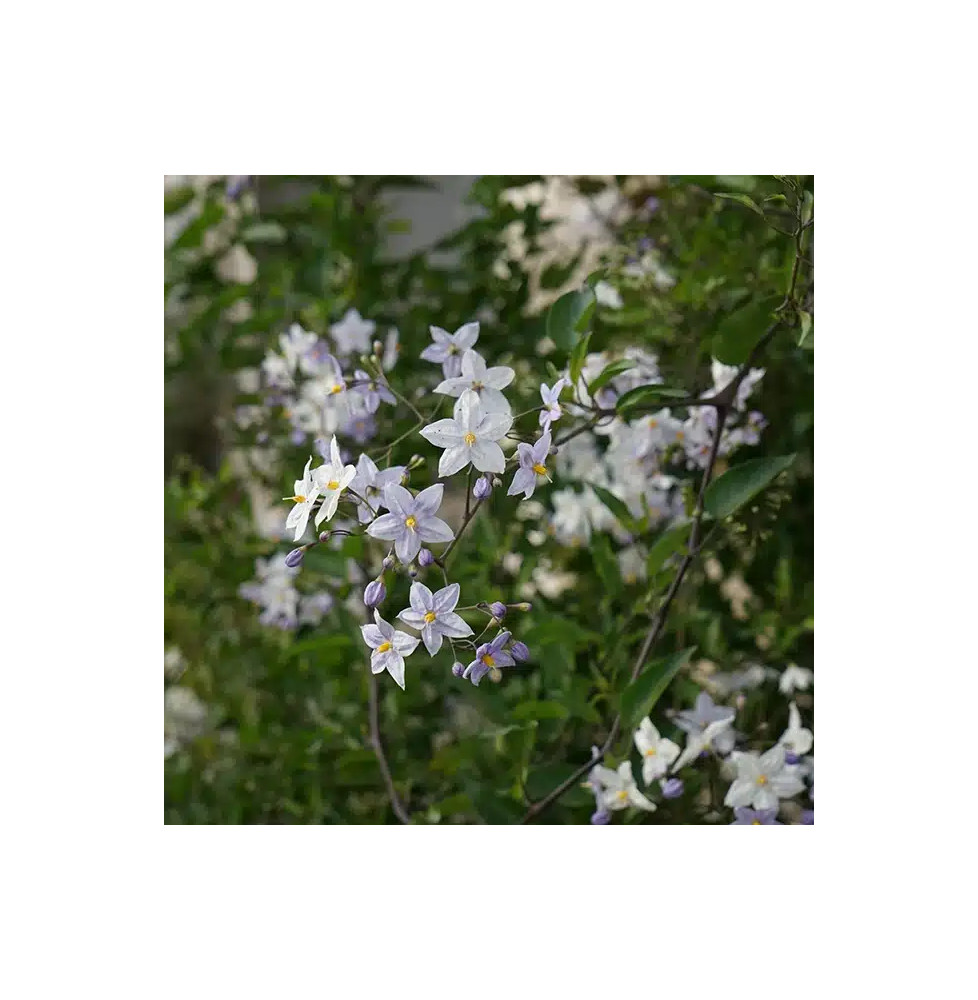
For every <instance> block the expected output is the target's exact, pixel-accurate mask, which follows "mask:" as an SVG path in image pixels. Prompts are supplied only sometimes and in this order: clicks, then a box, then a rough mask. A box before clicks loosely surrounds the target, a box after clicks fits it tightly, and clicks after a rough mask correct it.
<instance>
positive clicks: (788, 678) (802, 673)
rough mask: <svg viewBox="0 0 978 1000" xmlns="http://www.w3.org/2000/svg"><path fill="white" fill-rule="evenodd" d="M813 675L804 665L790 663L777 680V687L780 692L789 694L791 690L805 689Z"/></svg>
mask: <svg viewBox="0 0 978 1000" xmlns="http://www.w3.org/2000/svg"><path fill="white" fill-rule="evenodd" d="M813 676H814V675H813V674H812V672H811V671H810V670H807V669H806V668H805V667H799V666H796V665H795V664H794V663H792V664H790V665H789V666H788V668H787V669H786V670H785V672H784V673H783V674H782V675H781V680H779V681H778V687H779V688H780V689H781V693H782V694H791V692H792V691H807V690H808V688H809V686H810V685H811V682H812V677H813Z"/></svg>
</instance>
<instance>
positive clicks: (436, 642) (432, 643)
mask: <svg viewBox="0 0 978 1000" xmlns="http://www.w3.org/2000/svg"><path fill="white" fill-rule="evenodd" d="M421 638H422V639H423V640H424V648H425V649H427V650H428V652H429V654H430V655H431V656H434V655H435V654H436V653H437V652H438V650H440V649H441V644H442V643H443V642H444V641H445V640H444V639H443V638H442V634H441V632H437V631H435V629H433V628H432V627H431V626H430V625H426V626H425V627H424V628H423V629H422V630H421Z"/></svg>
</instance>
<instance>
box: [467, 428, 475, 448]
mask: <svg viewBox="0 0 978 1000" xmlns="http://www.w3.org/2000/svg"><path fill="white" fill-rule="evenodd" d="M465 443H466V444H467V445H473V444H475V435H474V434H473V433H472V432H471V431H469V433H468V434H466V435H465Z"/></svg>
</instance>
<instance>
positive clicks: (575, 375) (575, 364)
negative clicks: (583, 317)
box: [568, 333, 591, 386]
mask: <svg viewBox="0 0 978 1000" xmlns="http://www.w3.org/2000/svg"><path fill="white" fill-rule="evenodd" d="M590 343H591V334H590V333H586V334H585V335H584V336H583V337H581V339H580V340H579V341H578V342H577V343H576V344H575V345H574V350H573V351H572V352H571V357H570V364H569V365H568V368H569V370H570V379H571V385H572V386H575V385H577V380H578V379H579V378H580V377H581V369H582V368H583V367H584V359H585V358H586V357H587V347H588V344H590Z"/></svg>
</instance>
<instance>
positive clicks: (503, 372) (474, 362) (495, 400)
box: [435, 351, 516, 429]
mask: <svg viewBox="0 0 978 1000" xmlns="http://www.w3.org/2000/svg"><path fill="white" fill-rule="evenodd" d="M515 376H516V372H515V371H513V369H512V368H507V367H506V366H505V365H499V366H497V367H496V368H486V362H485V360H484V359H483V358H482V355H480V354H478V353H477V352H476V351H466V352H465V353H464V354H463V355H462V373H461V375H459V376H458V377H456V378H447V379H445V381H444V382H439V383H438V385H436V386H435V392H440V393H443V394H444V395H446V396H461V395H462V394H463V393H464V392H466V391H468V390H471V391H472V392H474V393H475V394H476V395H477V396H478V397H479V401H480V402H481V403H482V407H483V410H484V411H485V412H486V413H506V414H509V413H510V412H511V411H510V408H509V403H508V402H507V401H506V397H505V396H504V395H503V394H502V392H501V390H502V389H505V388H506V386H508V385H509V383H510V382H512V381H513V379H514V378H515ZM507 429H508V428H507Z"/></svg>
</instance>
